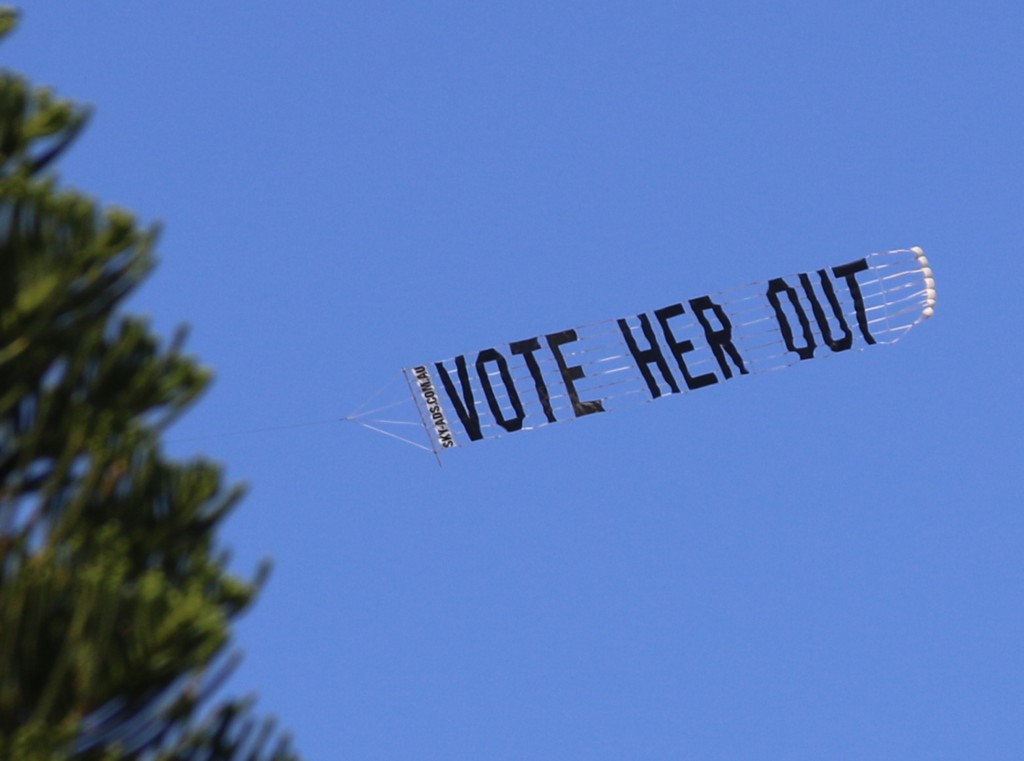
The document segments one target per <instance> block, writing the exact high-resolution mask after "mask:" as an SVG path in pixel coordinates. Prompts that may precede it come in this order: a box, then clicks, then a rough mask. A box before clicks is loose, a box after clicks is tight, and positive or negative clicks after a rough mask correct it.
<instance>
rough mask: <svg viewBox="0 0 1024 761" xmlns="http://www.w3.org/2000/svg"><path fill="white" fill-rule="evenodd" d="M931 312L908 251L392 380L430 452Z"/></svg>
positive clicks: (414, 370)
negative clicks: (402, 386) (404, 394)
mask: <svg viewBox="0 0 1024 761" xmlns="http://www.w3.org/2000/svg"><path fill="white" fill-rule="evenodd" d="M934 306H935V281H934V279H933V276H932V271H931V268H930V267H929V265H928V260H927V258H926V257H925V255H924V252H923V251H922V250H921V249H920V248H916V247H915V248H910V249H899V250H896V251H886V252H881V253H875V254H871V255H869V256H866V257H864V258H861V259H856V260H854V261H848V262H842V263H839V264H834V265H831V266H827V267H823V268H821V269H816V270H813V271H810V272H802V273H799V274H795V275H786V276H783V277H776V278H772V279H770V280H766V281H760V282H755V283H750V284H748V285H745V286H741V287H738V288H733V289H729V290H724V291H718V292H715V293H709V294H704V295H698V296H694V297H689V298H681V299H680V300H679V301H677V302H674V303H672V304H666V305H664V306H660V307H657V308H655V309H650V310H647V311H644V312H639V313H636V314H628V315H624V316H622V317H619V318H617V319H612V320H606V321H603V322H598V323H592V324H590V325H581V326H577V327H573V328H566V329H561V330H555V331H553V332H551V333H545V334H543V335H536V336H524V337H522V338H520V339H518V340H515V341H511V342H509V343H502V344H495V345H494V346H489V347H487V348H484V349H481V350H479V351H475V352H470V353H466V354H459V355H457V356H454V357H448V358H446V359H441V360H435V361H432V362H424V363H422V364H418V365H414V366H413V367H410V368H407V369H405V370H404V371H403V372H404V373H405V376H406V380H407V381H408V383H409V388H410V392H411V394H412V397H413V400H414V401H415V402H416V405H417V408H418V410H419V414H420V418H421V421H422V423H423V427H424V428H425V429H426V431H427V435H428V437H429V440H430V443H431V448H432V449H433V451H434V452H435V453H436V452H439V451H441V450H444V449H450V448H453V447H458V446H464V445H467V444H470V443H473V442H476V441H482V440H484V439H490V438H495V437H498V436H503V435H506V434H509V433H516V432H519V431H529V430H533V429H535V428H540V427H542V426H545V425H551V424H552V423H559V422H563V421H567V420H575V419H577V418H580V417H586V416H590V415H599V414H601V413H604V412H608V411H610V410H614V409H620V408H623V407H627V406H629V405H632V404H637V403H640V402H650V401H653V400H655V399H661V398H664V397H668V396H672V395H676V394H686V393H689V392H691V391H697V390H699V389H702V388H707V387H708V386H713V385H716V384H719V383H725V382H726V381H730V380H733V379H735V378H739V377H741V376H744V375H757V374H759V373H765V372H769V371H771V370H778V369H780V368H783V367H788V366H790V365H793V364H796V363H798V362H802V361H804V360H809V359H816V358H820V357H827V356H831V355H832V354H836V353H840V352H845V351H850V350H852V349H864V348H866V347H868V346H874V345H878V344H889V343H894V342H895V341H897V340H899V339H900V338H902V337H903V336H904V335H905V334H906V333H907V332H908V331H909V330H910V329H911V328H913V327H914V326H915V325H917V324H918V323H920V322H921V321H922V320H924V319H926V318H928V317H930V316H931V315H932V313H933V310H934Z"/></svg>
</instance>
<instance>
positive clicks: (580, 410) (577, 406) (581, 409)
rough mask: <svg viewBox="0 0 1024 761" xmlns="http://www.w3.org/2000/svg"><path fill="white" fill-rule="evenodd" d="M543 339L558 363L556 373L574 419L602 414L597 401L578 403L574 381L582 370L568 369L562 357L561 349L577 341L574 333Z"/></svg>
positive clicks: (580, 375)
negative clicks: (567, 398)
mask: <svg viewBox="0 0 1024 761" xmlns="http://www.w3.org/2000/svg"><path fill="white" fill-rule="evenodd" d="M545 338H546V339H547V341H548V348H549V349H551V353H552V354H553V355H554V356H555V362H556V363H558V371H559V372H560V373H561V374H562V382H563V383H564V384H565V390H566V391H567V392H568V394H569V400H570V401H571V402H572V411H573V412H574V413H576V417H583V416H584V415H590V414H591V413H594V412H604V405H603V404H601V402H600V401H598V400H595V401H590V402H581V401H580V396H579V394H578V393H577V392H576V386H575V383H574V381H578V380H579V379H580V378H582V377H583V368H582V367H580V366H579V365H573V366H572V367H569V366H568V365H566V362H565V357H564V356H563V355H562V348H561V347H562V346H564V345H565V344H567V343H572V342H573V341H576V340H577V338H578V337H577V335H576V331H575V330H563V331H562V332H560V333H550V334H548V335H547V336H545Z"/></svg>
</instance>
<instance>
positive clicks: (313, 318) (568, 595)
mask: <svg viewBox="0 0 1024 761" xmlns="http://www.w3.org/2000/svg"><path fill="white" fill-rule="evenodd" d="M24 11H25V18H24V20H23V24H22V28H21V30H20V31H19V32H18V33H17V35H16V36H15V37H14V38H12V39H11V40H10V41H9V42H8V43H7V44H5V45H4V46H3V48H2V49H0V62H2V64H3V65H4V66H8V67H11V68H14V69H16V70H19V71H22V72H24V73H26V74H28V75H29V76H30V77H31V78H32V79H33V80H34V81H36V82H39V83H46V84H51V85H53V86H55V87H56V88H57V89H58V90H59V92H60V93H62V94H64V95H67V96H70V97H74V98H76V99H78V100H81V101H85V102H89V103H92V104H94V105H95V107H96V114H95V118H94V119H93V122H92V125H91V127H90V129H89V130H88V132H87V133H86V134H85V135H84V136H83V137H82V139H81V140H80V141H79V143H78V144H77V146H76V148H75V150H74V151H73V152H72V153H71V154H70V156H69V157H68V158H67V159H66V160H65V161H64V163H63V165H62V167H61V173H62V176H63V178H64V180H65V181H66V182H67V183H69V184H72V185H75V186H78V187H81V188H84V189H87V190H88V191H89V192H91V193H94V194H96V195H97V196H98V197H99V198H102V199H103V200H104V201H107V202H112V203H118V204H121V205H124V206H126V207H128V208H131V209H134V210H136V211H137V212H138V213H139V214H140V215H141V216H142V218H144V219H147V220H160V221H161V222H162V224H163V226H164V234H163V238H162V243H161V246H160V252H161V260H162V263H161V266H160V268H159V270H158V271H157V273H156V274H155V275H154V277H153V278H152V279H151V280H150V281H149V283H148V284H147V285H146V286H145V288H144V289H143V290H142V291H141V292H140V293H139V294H138V295H137V297H135V299H134V300H133V302H132V308H133V309H134V310H136V311H138V312H143V313H146V314H149V315H151V316H152V319H153V322H154V325H155V327H156V329H157V330H158V331H160V332H161V333H163V334H165V335H169V334H170V332H171V331H172V330H173V328H174V326H176V325H178V324H180V323H182V322H187V323H188V324H189V325H191V327H192V333H191V338H190V342H189V346H190V347H191V349H192V351H193V352H194V353H195V354H197V355H198V356H199V357H201V358H202V360H203V361H204V362H206V363H208V364H209V365H211V366H212V367H214V368H215V369H216V371H217V381H216V383H215V385H214V387H213V388H212V390H211V391H210V393H209V394H208V395H207V396H206V397H205V399H204V400H203V401H202V402H201V403H200V404H199V405H198V406H197V407H196V409H195V410H194V411H193V412H192V414H191V415H190V416H188V417H187V418H186V419H185V420H183V421H182V422H181V423H180V424H179V425H178V427H177V428H176V429H175V431H174V437H175V442H174V443H172V444H171V445H170V448H171V450H172V451H173V452H175V453H176V454H179V455H181V456H183V457H184V456H192V455H197V454H203V455H206V456H210V457H213V458H215V459H217V460H219V461H221V462H223V463H225V465H226V467H227V471H228V474H229V477H230V478H231V479H233V480H246V481H248V482H249V483H250V484H251V492H250V494H249V496H248V497H247V499H246V500H245V501H244V502H243V504H242V506H241V507H240V509H239V511H238V512H237V514H236V515H235V516H234V517H233V518H232V519H231V522H230V523H229V525H228V526H227V527H226V529H225V531H224V533H223V540H224V542H225V543H226V544H227V545H230V546H231V547H232V549H233V551H234V558H235V561H234V562H235V565H236V566H237V568H238V569H239V570H240V571H241V572H245V573H248V572H250V571H251V570H252V569H253V568H254V567H255V566H256V564H257V562H258V561H259V559H260V558H261V557H265V556H271V557H272V558H273V559H274V562H275V570H274V573H273V575H272V577H271V580H270V583H269V585H268V587H267V589H266V591H265V593H264V594H263V596H262V598H261V600H260V602H259V604H258V605H257V606H256V608H255V609H254V610H253V612H252V613H251V614H249V615H248V616H247V617H246V618H245V619H244V621H243V622H242V623H241V624H240V626H239V627H238V629H237V634H238V637H237V641H238V645H239V646H240V647H241V648H242V649H243V650H244V651H245V654H246V660H245V662H244V665H243V666H242V668H241V669H240V670H239V671H238V673H237V674H236V676H235V678H234V679H233V681H232V683H231V689H232V690H233V691H235V692H248V691H256V692H258V693H259V695H260V700H259V704H258V705H259V707H260V709H261V710H262V711H264V712H268V713H273V714H275V715H277V716H278V717H279V719H280V721H281V723H282V724H283V725H284V726H286V727H288V728H290V729H291V730H292V731H293V732H294V734H295V737H296V744H297V747H298V748H299V749H300V750H301V751H302V752H303V753H304V754H305V755H306V757H308V758H311V759H312V758H325V759H331V758H360V759H451V758H487V759H524V758H529V759H567V758H570V759H588V760H590V759H622V758H643V759H680V758H687V759H690V758H692V759H730V760H731V759H741V758H757V759H768V758H770V759H776V758H777V759H786V760H787V761H793V760H798V759H821V758H829V759H878V758H927V759H979V758H984V759H989V760H995V759H1017V758H1020V754H1021V752H1022V750H1024V721H1022V714H1024V657H1022V655H1021V648H1020V642H1021V641H1022V637H1024V606H1022V596H1024V574H1022V566H1021V550H1022V548H1024V518H1022V517H1021V510H1020V505H1021V496H1020V495H1021V487H1022V462H1021V456H1020V442H1021V435H1020V430H1021V423H1022V417H1024V416H1022V409H1021V403H1020V396H1019V394H1020V380H1019V379H1020V373H1021V361H1020V358H1019V355H1018V354H1017V353H1016V350H1015V349H1014V348H1013V347H1014V346H1015V345H1016V344H1017V342H1018V338H1019V335H1020V325H1021V322H1022V318H1024V310H1022V307H1021V302H1020V297H1019V290H1020V289H1019V283H1020V281H1021V277H1022V274H1024V272H1022V270H1024V267H1022V264H1021V257H1020V252H1021V248H1022V243H1024V221H1022V220H1024V204H1022V201H1024V181H1022V177H1024V171H1022V170H1024V161H1022V159H1024V142H1022V139H1021V124H1022V123H1024V104H1022V97H1021V93H1022V92H1024V76H1022V72H1024V55H1022V49H1024V47H1022V45H1021V40H1022V39H1024V9H1022V8H1021V6H1020V5H1019V4H1018V3H1011V2H998V1H991V2H980V3H963V2H954V3H945V4H941V6H940V4H938V3H923V2H902V3H894V2H887V3H880V2H861V3H811V2H787V3H774V4H769V3H754V2H691V3H660V2H659V3H633V4H613V3H603V2H596V3H586V4H582V3H573V4H569V3H550V2H549V3H535V2H517V3H505V2H488V3H455V2H438V3H431V4H412V3H392V2H373V3H363V2H356V3H351V2H350V3H293V4H290V5H287V4H281V3H265V2H253V3H245V4H239V3H216V4H214V3H195V2H184V3H174V4H138V3H127V2H94V3H77V4H70V3H68V4H64V3H60V4H58V3H48V4H46V3H28V4H26V6H25V7H24ZM913 245H919V246H922V247H923V248H924V249H925V251H926V252H927V253H928V256H929V258H930V260H931V262H932V265H933V268H934V271H935V277H936V281H937V288H938V293H939V303H938V307H937V310H936V316H935V318H934V319H933V320H930V321H928V322H927V323H925V324H924V325H922V326H920V327H918V328H915V330H914V331H913V332H912V333H911V334H910V335H909V336H908V337H907V338H906V339H905V340H904V341H901V342H900V343H899V344H897V345H895V346H892V347H875V348H872V349H871V350H870V351H864V352H848V353H845V354H843V355H840V356H837V357H836V358H834V359H833V360H831V361H829V362H808V363H804V364H803V365H801V366H800V367H794V368H792V369H790V370H787V371H785V372H781V373H771V374H769V375H762V376H757V377H749V378H742V379H739V380H737V382H735V383H728V384H719V385H717V386H716V387H714V388H708V389H704V390H702V391H701V393H699V394H693V395H684V396H682V397H678V398H669V399H665V400H659V401H658V403H657V404H651V405H644V406H641V407H637V408H633V409H630V410H624V411H622V412H620V413H616V414H614V415H607V416H595V418H594V419H590V418H588V419H584V420H580V421H579V422H578V423H576V424H575V425H566V426H561V425H556V426H550V427H547V428H545V429H544V430H541V431H536V432H529V433H521V434H515V435H511V436H507V437H505V438H502V439H500V440H498V441H489V442H482V443H479V444H474V445H473V446H470V447H467V448H464V449H460V450H457V451H455V452H452V453H447V454H446V456H445V466H444V467H443V468H438V467H437V465H436V463H435V462H434V460H433V459H432V458H431V457H430V456H429V455H425V454H424V453H422V452H419V451H417V450H415V449H413V448H411V447H407V446H404V445H402V444H400V443H396V442H394V441H393V440H390V439H387V438H385V437H383V436H377V435H374V434H372V433H370V432H367V431H363V430H361V429H358V428H356V427H354V426H350V425H345V424H342V423H340V422H338V418H340V417H342V416H344V415H346V414H348V413H349V412H350V411H352V410H353V409H354V408H356V407H357V406H358V405H359V404H361V403H362V402H364V401H365V400H367V399H368V398H370V397H372V396H373V395H374V394H377V393H378V391H381V389H382V387H384V391H382V392H381V394H382V395H381V396H380V397H377V398H380V399H382V400H384V401H392V400H398V399H401V398H402V394H403V383H404V382H403V380H402V377H401V373H400V369H401V368H403V367H409V366H412V365H414V364H419V363H422V362H425V361H430V360H435V359H441V358H445V357H451V356H454V355H456V354H459V353H462V352H469V351H475V350H478V349H481V348H484V347H488V346H494V345H496V344H499V343H501V342H505V341H509V340H514V339H517V338H521V337H524V336H530V335H543V334H545V333H547V332H551V331H555V330H562V329H565V328H568V327H571V326H574V325H582V324H587V323H591V322H594V321H598V320H604V319H609V318H615V317H620V316H623V315H627V314H631V313H632V314H636V313H637V312H641V311H645V310H650V309H654V308H656V307H659V306H663V305H666V304H671V303H675V302H678V301H680V300H683V299H687V298H691V297H694V296H699V295H701V294H705V293H709V292H712V291H715V290H717V289H721V288H728V287H732V286H738V285H741V284H743V283H747V282H750V281H753V280H762V279H766V278H769V277H773V276H776V275H781V274H784V273H792V272H803V271H809V270H813V269H816V268H819V267H823V266H826V265H833V264H839V263H842V262H846V261H850V260H853V259H856V258H858V257H861V256H864V255H866V254H868V253H870V252H873V251H883V250H888V249H893V248H902V247H908V246H913ZM305 422H310V423H316V424H315V425H310V426H306V427H301V428H288V429H284V430H278V431H267V432H263V433H250V434H244V435H237V436H224V437H218V438H209V439H205V438H204V439H200V440H194V437H205V436H210V435H215V434H222V433H229V432H234V431H240V430H249V429H255V428H263V427H274V426H288V425H292V424H296V423H305Z"/></svg>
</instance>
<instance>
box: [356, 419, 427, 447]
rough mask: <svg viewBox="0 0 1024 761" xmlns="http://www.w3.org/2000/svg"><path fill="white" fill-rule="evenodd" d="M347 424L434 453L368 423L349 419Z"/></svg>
mask: <svg viewBox="0 0 1024 761" xmlns="http://www.w3.org/2000/svg"><path fill="white" fill-rule="evenodd" d="M348 422H350V423H354V424H355V425H361V426H362V427H363V428H369V429H370V430H371V431H376V432H377V433H381V434H383V435H385V436H390V437H391V438H393V439H398V440H399V441H404V442H405V443H406V444H409V445H411V446H414V447H416V448H417V449H422V450H424V451H426V452H434V450H433V449H431V448H430V447H425V446H423V445H422V444H417V443H416V442H415V441H410V440H409V439H406V438H404V437H402V436H399V435H398V434H394V433H391V431H385V430H384V429H382V428H377V427H375V426H372V425H370V424H369V423H363V422H361V421H359V420H352V419H351V418H349V419H348ZM435 454H436V453H435Z"/></svg>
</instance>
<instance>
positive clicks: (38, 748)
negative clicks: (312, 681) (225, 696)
mask: <svg viewBox="0 0 1024 761" xmlns="http://www.w3.org/2000/svg"><path fill="white" fill-rule="evenodd" d="M15 20H16V14H15V13H14V12H13V11H10V10H6V9H0V36H3V35H4V34H6V33H7V32H8V31H10V29H11V28H12V27H13V25H14V22H15ZM87 118H88V113H87V111H86V110H85V109H83V108H80V107H78V106H76V105H75V104H73V103H71V102H69V101H67V100H63V99H61V98H59V97H57V96H56V95H55V94H54V93H52V92H50V91H49V90H46V89H39V88H34V87H32V86H31V85H30V84H29V83H27V82H26V81H25V80H24V79H22V78H20V77H18V76H15V75H12V74H9V73H0V758H2V759H25V760H26V761H32V760H35V759H40V760H41V759H48V760H49V759H97V760H100V759H102V760H104V761H108V760H113V759H168V760H169V759H186V758H187V759H211V761H212V760H213V759H263V758H274V759H284V758H291V757H292V756H291V754H290V752H289V751H288V749H287V747H286V743H278V744H277V745H276V746H274V747H270V743H271V740H272V738H271V734H272V733H271V731H270V727H269V725H267V724H261V725H257V724H256V723H255V722H254V721H253V720H252V719H251V718H249V708H248V704H247V703H245V702H239V701H234V702H226V703H223V704H222V705H220V706H219V707H218V708H215V709H207V708H206V705H207V703H208V702H209V700H210V699H211V693H212V692H213V691H214V690H215V689H217V687H218V686H219V684H220V683H221V682H222V681H223V679H224V677H225V676H226V675H227V673H228V671H230V668H231V663H230V662H229V661H228V660H227V658H226V656H225V654H224V653H225V648H226V646H227V645H228V641H229V631H230V630H229V626H230V623H231V622H232V620H233V619H234V618H235V617H237V616H238V615H239V614H241V613H242V612H243V611H244V610H245V609H246V608H247V607H248V606H249V605H250V604H251V603H252V601H253V599H254V596H255V594H256V592H257V590H258V587H259V584H260V579H256V580H255V581H253V582H246V581H243V580H240V579H238V578H235V577H233V576H232V575H230V574H229V573H228V572H227V570H226V568H225V564H226V557H225V556H224V554H223V553H222V552H220V551H218V550H217V548H216V547H215V543H214V532H215V530H216V528H217V527H218V525H219V524H220V522H221V521H222V520H223V518H224V517H225V516H226V514H227V513H228V512H229V511H230V510H231V508H232V507H233V505H234V504H235V503H236V502H237V500H238V499H239V497H240V492H239V490H238V489H225V488H224V486H223V484H222V474H221V471H220V469H219V468H218V467H217V466H216V465H214V464H212V463H210V462H206V461H194V462H188V463H179V462H175V461H172V460H170V459H168V458H166V457H165V456H164V455H163V453H162V450H161V445H160V436H161V434H162V432H163V431H164V430H165V428H166V426H167V425H168V424H169V423H170V422H171V421H173V420H174V419H175V418H176V417H177V416H178V415H180V414H181V413H182V412H184V411H185V410H186V409H187V408H188V407H189V406H190V405H191V404H192V403H193V402H194V401H195V400H196V398H197V397H198V396H199V394H200V393H201V392H202V391H203V389H204V388H205V387H206V385H207V383H208V382H209V379H210V375H209V373H208V371H206V370H205V369H203V368H202V367H200V366H199V365H198V364H197V363H196V362H195V361H194V360H193V359H191V358H190V357H188V356H185V355H183V354H182V353H181V344H182V341H183V336H181V335H179V336H177V337H175V339H174V340H173V341H172V342H170V344H169V345H163V344H162V342H161V341H160V340H158V339H157V338H156V337H155V336H154V335H153V334H152V333H151V332H150V330H149V328H148V326H147V325H146V323H145V322H144V321H143V320H140V319H138V318H134V317H130V316H124V315H121V314H120V313H119V312H118V311H117V310H118V308H119V306H120V304H121V303H122V301H123V300H124V298H125V297H126V296H127V295H128V294H129V293H131V292H132V290H133V289H134V288H136V287H137V286H138V285H139V283H140V282H141V281H142V280H143V279H144V278H145V277H146V276H147V275H148V273H149V272H150V271H151V269H152V267H153V246H154V243H155V240H156V230H155V229H153V228H143V227H140V225H139V224H138V223H137V221H136V220H135V218H134V217H133V216H132V215H131V214H130V213H128V212H126V211H123V210H119V209H106V210H104V209H102V208H101V207H100V206H98V204H97V203H96V202H95V201H93V200H92V199H90V198H88V197H86V196H84V195H82V194H81V193H78V192H75V191H72V190H67V189H62V188H61V187H60V186H59V184H58V182H57V180H56V178H55V177H54V176H53V175H52V174H49V173H48V172H47V169H48V167H50V166H51V164H52V163H53V162H54V160H55V159H57V158H58V157H59V156H60V155H61V153H62V152H63V151H65V150H66V149H67V147H68V146H69V145H70V144H71V142H72V141H73V140H74V138H75V136H76V135H77V134H78V133H79V132H80V130H81V129H82V127H83V126H84V125H85V123H86V121H87Z"/></svg>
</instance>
